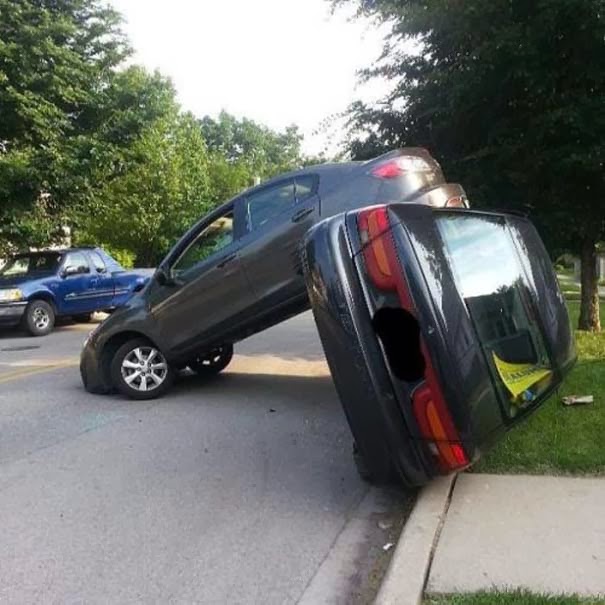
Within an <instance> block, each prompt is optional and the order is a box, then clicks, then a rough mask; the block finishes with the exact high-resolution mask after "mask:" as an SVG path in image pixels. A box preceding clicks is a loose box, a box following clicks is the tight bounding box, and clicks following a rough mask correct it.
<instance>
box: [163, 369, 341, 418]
mask: <svg viewBox="0 0 605 605" xmlns="http://www.w3.org/2000/svg"><path fill="white" fill-rule="evenodd" d="M193 393H195V394H199V396H200V399H195V400H190V401H191V403H193V404H195V405H198V404H199V405H204V404H205V403H206V402H207V401H209V400H211V401H217V400H221V401H222V400H223V399H226V400H228V401H238V402H242V400H243V399H244V400H245V402H246V405H252V406H260V407H266V408H267V411H270V410H271V409H276V406H277V407H282V408H283V407H284V405H292V404H293V405H299V404H300V403H302V404H304V405H305V406H311V407H312V406H316V405H320V404H321V403H324V402H326V401H330V402H334V403H338V396H337V395H336V391H335V390H334V384H333V382H332V377H331V376H289V375H274V374H269V373H268V374H262V373H258V374H249V373H246V374H239V373H237V372H229V373H225V374H221V375H220V376H216V377H214V378H210V379H207V378H206V379H202V378H200V377H198V376H195V375H193V376H192V375H185V376H181V377H179V379H178V380H177V382H176V384H175V385H174V388H173V390H172V392H171V393H169V394H168V395H167V397H170V396H171V395H173V396H175V397H179V396H182V395H191V394H193Z"/></svg>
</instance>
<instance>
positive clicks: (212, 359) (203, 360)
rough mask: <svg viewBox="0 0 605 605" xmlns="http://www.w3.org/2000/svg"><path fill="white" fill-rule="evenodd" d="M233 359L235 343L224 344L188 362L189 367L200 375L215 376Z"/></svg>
mask: <svg viewBox="0 0 605 605" xmlns="http://www.w3.org/2000/svg"><path fill="white" fill-rule="evenodd" d="M232 359H233V345H223V346H221V347H217V348H216V349H213V350H212V351H210V352H208V353H205V354H203V355H198V356H197V357H194V358H193V359H190V360H189V361H188V362H187V365H188V366H189V369H190V370H192V371H193V372H195V373H196V374H198V375H199V376H214V375H216V374H218V373H219V372H222V371H223V370H224V369H225V368H226V367H227V366H228V365H229V364H230V363H231V360H232Z"/></svg>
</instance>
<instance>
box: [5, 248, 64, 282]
mask: <svg viewBox="0 0 605 605" xmlns="http://www.w3.org/2000/svg"><path fill="white" fill-rule="evenodd" d="M60 262H61V255H60V254H59V253H57V252H49V253H44V254H39V253H36V254H20V255H19V256H14V257H13V258H11V259H9V260H8V262H7V263H6V265H5V266H4V267H3V268H2V269H0V277H12V276H23V275H29V274H33V273H48V272H54V271H56V270H57V267H58V266H59V263H60Z"/></svg>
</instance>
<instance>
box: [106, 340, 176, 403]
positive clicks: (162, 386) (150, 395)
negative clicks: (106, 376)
mask: <svg viewBox="0 0 605 605" xmlns="http://www.w3.org/2000/svg"><path fill="white" fill-rule="evenodd" d="M173 380H174V370H173V368H172V367H171V366H170V364H169V363H168V362H167V360H166V358H165V357H164V354H163V353H162V352H161V351H160V350H159V349H158V348H157V347H156V346H155V345H153V344H151V343H150V342H149V341H148V340H146V339H144V338H135V339H133V340H129V341H128V342H127V343H125V344H123V345H122V346H121V347H120V348H119V349H118V350H117V352H116V354H115V356H114V358H113V360H112V362H111V381H112V383H113V386H114V387H115V388H117V389H118V390H119V391H120V392H121V393H122V394H123V395H126V397H130V398H131V399H138V400H146V399H155V398H157V397H161V396H162V395H163V394H164V393H166V391H167V390H168V389H169V388H170V386H171V385H172V381H173Z"/></svg>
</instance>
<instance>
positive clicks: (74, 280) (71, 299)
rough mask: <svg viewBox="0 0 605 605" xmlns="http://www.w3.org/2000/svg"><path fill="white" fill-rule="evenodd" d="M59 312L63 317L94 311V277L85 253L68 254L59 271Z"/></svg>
mask: <svg viewBox="0 0 605 605" xmlns="http://www.w3.org/2000/svg"><path fill="white" fill-rule="evenodd" d="M59 275H60V276H61V283H60V284H59V287H58V295H59V296H58V298H59V299H60V300H59V303H60V304H59V312H60V314H61V315H76V314H79V313H90V312H91V311H93V310H94V306H95V303H94V298H95V293H94V289H93V275H92V274H91V271H90V265H89V262H88V258H87V257H86V255H85V254H84V252H68V253H67V254H66V255H65V258H64V259H63V264H62V265H61V268H60V270H59Z"/></svg>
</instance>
